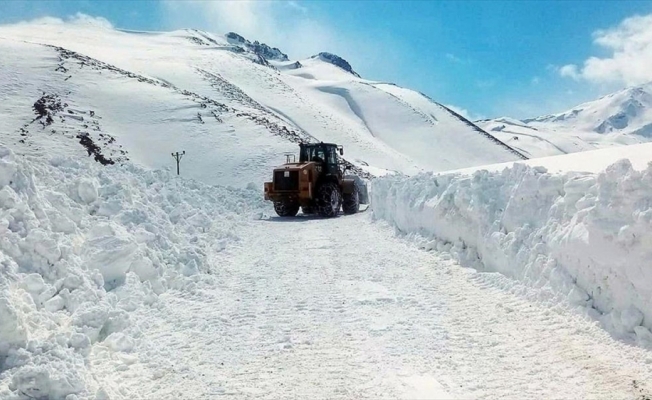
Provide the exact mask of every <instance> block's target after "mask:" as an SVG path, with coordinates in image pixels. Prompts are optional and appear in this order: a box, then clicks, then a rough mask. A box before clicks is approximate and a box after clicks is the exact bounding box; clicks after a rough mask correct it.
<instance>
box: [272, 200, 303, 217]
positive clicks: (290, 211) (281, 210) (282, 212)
mask: <svg viewBox="0 0 652 400" xmlns="http://www.w3.org/2000/svg"><path fill="white" fill-rule="evenodd" d="M274 211H276V214H278V216H279V217H294V216H295V215H297V213H298V212H299V204H297V203H285V202H282V201H277V202H275V203H274Z"/></svg>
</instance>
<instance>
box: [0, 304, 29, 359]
mask: <svg viewBox="0 0 652 400" xmlns="http://www.w3.org/2000/svg"><path fill="white" fill-rule="evenodd" d="M26 342H27V329H26V327H25V325H24V323H23V321H22V318H21V317H20V316H19V314H18V311H17V310H16V308H14V306H13V305H12V304H11V303H10V301H9V299H8V298H7V297H5V296H4V295H2V294H0V355H3V354H7V351H8V350H9V348H11V347H24V346H25V344H26Z"/></svg>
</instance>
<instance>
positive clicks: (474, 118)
mask: <svg viewBox="0 0 652 400" xmlns="http://www.w3.org/2000/svg"><path fill="white" fill-rule="evenodd" d="M444 107H446V108H450V109H451V110H453V111H455V112H456V113H458V114H460V115H461V116H463V117H464V118H466V119H468V120H469V121H477V120H479V119H486V118H487V117H485V116H484V115H479V114H474V113H470V112H469V111H468V110H466V109H464V108H461V107H457V106H454V105H450V104H444Z"/></svg>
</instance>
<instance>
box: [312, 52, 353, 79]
mask: <svg viewBox="0 0 652 400" xmlns="http://www.w3.org/2000/svg"><path fill="white" fill-rule="evenodd" d="M312 58H319V59H320V60H322V61H324V62H327V63H330V64H333V65H335V66H336V67H340V68H342V69H343V70H345V71H346V72H348V73H350V74H352V75H354V76H357V77H358V78H360V75H358V73H357V72H355V71H354V70H353V68H352V67H351V64H349V63H348V61H346V60H345V59H343V58H342V57H340V56H338V55H335V54H333V53H327V52H321V53H319V54H316V55H314V56H312Z"/></svg>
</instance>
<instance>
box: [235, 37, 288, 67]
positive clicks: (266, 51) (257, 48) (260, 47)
mask: <svg viewBox="0 0 652 400" xmlns="http://www.w3.org/2000/svg"><path fill="white" fill-rule="evenodd" d="M225 36H226V39H227V40H228V41H229V43H231V44H234V45H237V46H241V47H244V48H245V49H247V50H249V51H251V52H252V53H254V54H256V55H258V56H261V57H263V58H265V59H267V60H276V61H289V60H290V59H289V58H288V56H287V54H285V53H283V52H282V51H281V50H279V49H278V48H276V47H270V46H268V45H266V44H265V43H260V42H258V41H257V40H255V41H254V42H253V43H252V42H250V41H249V40H247V39H245V38H244V37H243V36H242V35H239V34H237V33H235V32H229V33H227V34H226V35H225Z"/></svg>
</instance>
